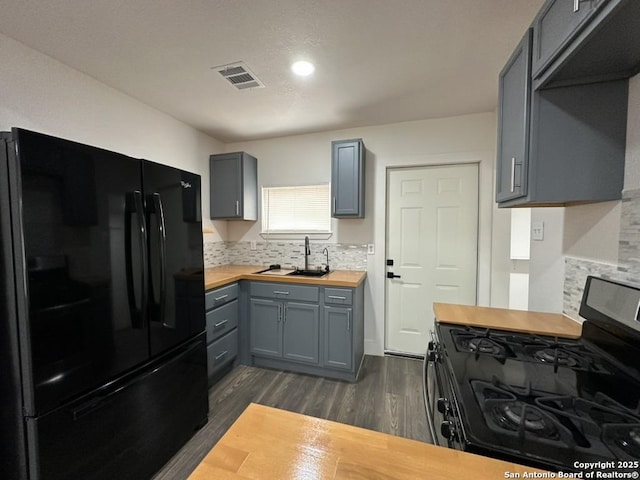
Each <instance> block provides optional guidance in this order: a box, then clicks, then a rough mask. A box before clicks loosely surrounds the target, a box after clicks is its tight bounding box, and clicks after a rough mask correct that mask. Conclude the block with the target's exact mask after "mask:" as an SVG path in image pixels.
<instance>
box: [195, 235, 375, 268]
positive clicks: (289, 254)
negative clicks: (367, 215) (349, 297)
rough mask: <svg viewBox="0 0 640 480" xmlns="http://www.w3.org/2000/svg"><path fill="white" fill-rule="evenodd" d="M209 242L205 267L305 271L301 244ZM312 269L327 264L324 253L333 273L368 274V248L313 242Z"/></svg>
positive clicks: (357, 245) (310, 264) (356, 245)
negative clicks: (353, 272)
mask: <svg viewBox="0 0 640 480" xmlns="http://www.w3.org/2000/svg"><path fill="white" fill-rule="evenodd" d="M255 247H256V248H255V249H254V250H252V249H251V242H220V241H218V242H207V241H205V244H204V264H205V267H216V266H218V265H224V264H235V265H265V266H269V265H271V264H274V263H279V264H280V265H282V266H283V267H291V266H295V267H298V268H303V267H304V244H302V243H300V242H276V241H270V242H256V245H255ZM310 248H311V255H310V257H309V267H310V268H315V267H317V266H323V265H324V264H325V263H326V256H325V255H324V254H323V253H322V252H323V250H324V249H325V248H326V249H327V250H328V252H329V266H330V268H331V269H332V270H366V269H367V245H362V244H345V243H320V242H313V241H312V242H311V246H310Z"/></svg>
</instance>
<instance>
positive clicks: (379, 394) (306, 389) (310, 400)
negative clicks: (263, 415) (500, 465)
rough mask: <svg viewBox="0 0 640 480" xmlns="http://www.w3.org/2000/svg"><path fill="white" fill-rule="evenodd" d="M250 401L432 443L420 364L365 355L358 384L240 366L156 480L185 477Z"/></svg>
mask: <svg viewBox="0 0 640 480" xmlns="http://www.w3.org/2000/svg"><path fill="white" fill-rule="evenodd" d="M251 402H254V403H260V404H262V405H268V406H271V407H276V408H281V409H284V410H290V411H292V412H298V413H303V414H305V415H311V416H314V417H319V418H325V419H328V420H333V421H336V422H341V423H346V424H350V425H356V426H358V427H363V428H368V429H371V430H376V431H379V432H385V433H390V434H393V435H398V436H401V437H406V438H411V439H414V440H419V441H423V442H428V441H430V438H429V433H428V430H429V429H428V426H427V418H426V414H425V410H424V402H423V400H422V361H421V360H413V359H407V358H400V357H392V356H388V357H376V356H369V355H367V356H366V357H365V359H364V363H363V365H362V370H361V372H360V378H359V380H358V382H357V383H347V382H342V381H339V380H329V379H327V378H321V377H313V376H309V375H301V374H295V373H289V372H281V371H276V370H268V369H262V368H256V367H247V366H238V367H235V368H234V369H233V370H232V371H231V372H230V373H229V374H227V375H226V376H225V377H224V378H223V379H222V380H220V381H219V382H218V383H217V384H216V385H214V386H213V387H212V388H211V389H210V390H209V422H208V423H207V425H205V426H204V427H203V428H202V429H201V430H199V431H198V432H197V433H196V434H195V435H194V437H193V438H192V439H191V440H190V441H189V443H187V445H185V446H184V447H183V448H182V449H181V450H180V452H178V453H177V454H176V455H175V457H174V458H173V459H172V460H171V461H170V462H169V463H168V464H167V465H165V467H164V468H163V469H162V470H161V471H160V472H159V473H158V474H157V475H156V477H155V480H178V479H184V478H187V477H188V476H189V474H190V473H191V472H192V471H193V470H194V469H195V467H196V466H197V465H198V464H199V463H200V461H201V460H202V459H203V458H204V457H205V455H206V454H207V453H208V452H209V450H210V449H211V447H213V446H214V445H215V444H216V442H217V441H218V439H220V437H222V435H224V433H225V432H226V431H227V429H228V428H229V427H230V426H231V424H233V422H234V421H235V420H236V418H238V416H239V415H240V414H241V413H242V412H243V411H244V409H245V408H246V407H247V405H249V403H251Z"/></svg>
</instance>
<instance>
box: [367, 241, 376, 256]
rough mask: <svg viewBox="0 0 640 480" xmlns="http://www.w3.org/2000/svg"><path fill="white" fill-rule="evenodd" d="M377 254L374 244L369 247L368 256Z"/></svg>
mask: <svg viewBox="0 0 640 480" xmlns="http://www.w3.org/2000/svg"><path fill="white" fill-rule="evenodd" d="M375 253H376V249H375V248H374V246H373V243H370V244H368V245H367V255H374V254H375Z"/></svg>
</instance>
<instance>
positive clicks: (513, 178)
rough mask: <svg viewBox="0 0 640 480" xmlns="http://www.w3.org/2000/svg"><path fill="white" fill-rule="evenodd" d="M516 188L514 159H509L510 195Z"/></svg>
mask: <svg viewBox="0 0 640 480" xmlns="http://www.w3.org/2000/svg"><path fill="white" fill-rule="evenodd" d="M515 188H516V157H511V193H513V191H514V190H515Z"/></svg>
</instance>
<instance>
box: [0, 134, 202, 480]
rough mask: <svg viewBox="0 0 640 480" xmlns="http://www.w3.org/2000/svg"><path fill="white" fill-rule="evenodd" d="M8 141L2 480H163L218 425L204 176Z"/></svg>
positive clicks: (0, 225)
mask: <svg viewBox="0 0 640 480" xmlns="http://www.w3.org/2000/svg"><path fill="white" fill-rule="evenodd" d="M0 139H1V144H0V275H1V277H0V323H1V324H0V364H1V365H2V366H1V367H0V400H1V404H0V455H1V456H0V472H2V478H10V479H14V478H15V479H23V478H25V479H26V478H28V479H31V480H54V479H55V480H61V479H67V480H70V479H73V480H76V479H83V480H86V479H110V480H111V479H115V478H117V479H124V478H126V479H136V480H140V479H146V478H150V477H151V476H153V474H154V473H155V472H156V471H157V470H158V469H159V468H160V467H162V465H163V464H164V463H165V462H166V461H167V460H169V459H170V458H171V456H172V455H173V454H175V452H177V451H178V450H179V448H180V447H181V446H182V445H183V444H184V443H185V442H186V441H187V440H188V439H189V438H190V437H191V436H192V435H193V434H194V432H195V431H196V430H197V429H198V428H199V427H201V426H202V425H204V424H205V423H206V421H207V414H208V401H207V363H206V346H205V345H206V343H205V333H204V331H205V316H204V310H205V307H204V272H203V253H202V225H201V207H200V205H201V199H200V177H199V176H198V175H195V174H192V173H188V172H185V171H181V170H179V169H176V168H172V167H169V166H166V165H161V164H157V163H153V162H150V161H147V160H141V159H135V158H131V157H128V156H125V155H122V154H118V153H114V152H110V151H107V150H103V149H100V148H95V147H91V146H88V145H82V144H79V143H75V142H71V141H68V140H63V139H59V138H55V137H51V136H48V135H43V134H40V133H36V132H31V131H28V130H23V129H13V130H12V131H11V132H3V133H1V134H0Z"/></svg>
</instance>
